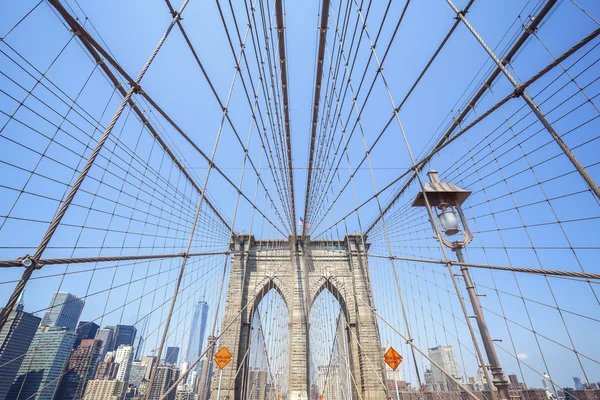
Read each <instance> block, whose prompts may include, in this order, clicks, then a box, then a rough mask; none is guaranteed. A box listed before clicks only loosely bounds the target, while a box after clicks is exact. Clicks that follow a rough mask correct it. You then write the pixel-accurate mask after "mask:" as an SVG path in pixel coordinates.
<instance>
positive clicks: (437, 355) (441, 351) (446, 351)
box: [429, 346, 462, 391]
mask: <svg viewBox="0 0 600 400" xmlns="http://www.w3.org/2000/svg"><path fill="white" fill-rule="evenodd" d="M429 357H431V359H432V360H433V361H435V362H436V363H438V365H439V366H440V367H442V368H443V369H444V370H445V371H446V372H448V373H449V374H450V375H451V376H452V378H454V380H456V381H462V377H461V374H460V367H459V366H458V361H457V360H456V353H455V352H454V347H452V346H437V347H432V348H430V349H429ZM431 370H432V372H433V380H434V384H435V385H436V386H437V388H438V389H440V390H442V391H446V390H450V389H452V388H453V387H454V385H453V382H452V380H450V379H448V377H447V376H446V375H445V374H444V373H443V372H442V371H441V370H440V369H439V368H437V367H436V366H434V365H432V366H431Z"/></svg>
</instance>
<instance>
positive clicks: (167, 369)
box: [148, 365, 179, 400]
mask: <svg viewBox="0 0 600 400" xmlns="http://www.w3.org/2000/svg"><path fill="white" fill-rule="evenodd" d="M177 379H179V369H178V368H177V367H174V366H172V365H161V366H159V367H158V368H156V378H155V379H154V383H153V384H152V387H151V388H149V389H148V390H150V397H149V398H150V400H159V399H160V397H161V396H162V395H163V394H165V392H166V391H167V389H169V388H170V387H171V386H172V385H173V383H175V381H176V380H177ZM176 393H177V391H176V390H172V391H171V393H169V395H168V396H167V397H166V400H175V396H176Z"/></svg>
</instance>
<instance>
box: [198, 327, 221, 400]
mask: <svg viewBox="0 0 600 400" xmlns="http://www.w3.org/2000/svg"><path fill="white" fill-rule="evenodd" d="M207 339H208V346H211V345H214V343H215V342H216V341H217V338H216V336H212V335H211V336H208V338H207ZM214 351H215V347H214V346H213V347H212V349H211V350H209V351H208V355H207V356H206V357H205V358H204V362H203V364H202V372H201V374H200V380H199V382H198V389H197V390H196V394H198V397H199V398H200V399H201V400H204V399H205V398H207V396H208V391H209V388H210V381H211V380H212V373H213V362H212V357H213V355H214Z"/></svg>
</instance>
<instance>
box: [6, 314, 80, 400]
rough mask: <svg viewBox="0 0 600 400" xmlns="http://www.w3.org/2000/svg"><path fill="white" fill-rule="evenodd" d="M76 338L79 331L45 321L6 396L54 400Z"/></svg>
mask: <svg viewBox="0 0 600 400" xmlns="http://www.w3.org/2000/svg"><path fill="white" fill-rule="evenodd" d="M75 322H77V321H75ZM75 339H77V333H75V332H73V331H69V330H67V329H66V328H64V327H53V326H45V325H41V326H40V327H39V329H38V330H37V332H36V333H35V336H34V337H33V341H32V342H31V346H29V350H27V353H26V354H25V356H24V357H23V362H22V363H21V367H20V368H19V372H18V373H17V377H16V379H15V381H14V382H13V384H12V386H11V388H10V391H9V393H8V396H7V397H6V398H7V399H32V400H52V399H53V398H54V394H55V392H56V388H57V386H58V383H59V382H60V375H61V373H62V372H63V370H64V369H65V366H66V364H67V362H68V361H69V356H70V355H71V350H72V349H73V343H75Z"/></svg>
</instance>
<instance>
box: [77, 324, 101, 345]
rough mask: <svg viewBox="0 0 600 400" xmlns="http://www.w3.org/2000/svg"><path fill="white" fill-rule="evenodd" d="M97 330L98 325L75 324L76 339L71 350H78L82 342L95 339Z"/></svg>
mask: <svg viewBox="0 0 600 400" xmlns="http://www.w3.org/2000/svg"><path fill="white" fill-rule="evenodd" d="M99 328H100V327H99V326H98V324H96V323H94V322H90V321H80V322H79V324H77V330H76V332H77V339H76V340H75V345H74V346H73V349H76V348H78V347H79V345H80V344H81V341H82V340H87V339H95V338H96V333H98V329H99Z"/></svg>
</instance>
